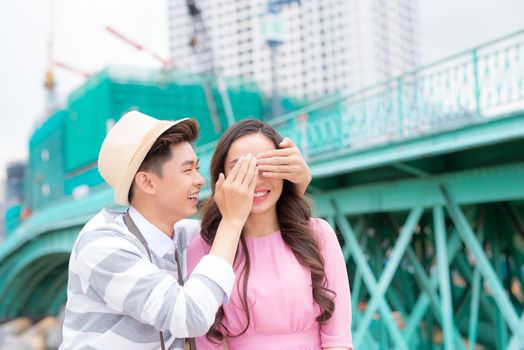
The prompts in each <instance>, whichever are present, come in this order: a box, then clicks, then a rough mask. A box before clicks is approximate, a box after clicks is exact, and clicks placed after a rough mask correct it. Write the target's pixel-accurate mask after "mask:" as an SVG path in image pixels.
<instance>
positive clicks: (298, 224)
mask: <svg viewBox="0 0 524 350" xmlns="http://www.w3.org/2000/svg"><path fill="white" fill-rule="evenodd" d="M254 133H261V134H263V135H265V136H266V137H267V138H269V139H270V140H271V141H272V142H273V144H274V145H275V148H279V144H280V142H281V141H282V137H281V136H280V135H279V134H278V133H277V132H276V130H275V129H273V127H271V126H270V125H268V124H266V123H263V122H261V121H259V120H256V119H246V120H242V121H239V122H237V123H236V124H234V125H233V126H231V128H229V129H228V130H227V131H226V132H225V133H224V135H223V136H222V137H221V138H220V140H219V141H218V144H217V146H216V149H215V153H214V154H213V157H212V158H211V167H210V170H211V188H212V193H213V194H214V193H215V183H216V182H217V180H218V177H219V175H220V173H225V172H224V171H225V169H224V164H225V160H226V157H227V154H228V152H229V148H230V147H231V145H232V144H233V142H235V141H236V140H237V139H238V138H240V137H242V136H245V135H249V134H254ZM276 206H277V217H278V224H279V227H280V232H281V234H282V239H283V240H284V242H285V243H286V244H287V245H288V246H289V248H290V249H291V251H292V252H293V254H294V255H295V257H296V259H297V260H298V261H299V262H300V263H301V264H302V265H303V266H305V267H307V268H308V269H309V270H310V271H311V281H312V292H313V299H314V301H315V302H316V303H317V304H318V305H319V306H320V311H321V313H320V315H318V316H317V318H316V321H317V322H318V323H319V324H323V323H325V322H326V321H327V320H328V319H329V318H330V317H331V315H332V314H333V310H334V309H335V304H334V302H333V298H334V295H335V293H334V292H333V291H332V290H330V289H328V288H327V279H326V274H325V271H324V259H323V257H322V254H321V253H320V248H319V243H318V242H317V240H316V238H315V235H314V233H313V231H312V229H311V226H310V218H311V209H310V207H309V204H308V203H307V201H306V200H305V199H304V198H303V197H302V195H301V194H300V193H298V191H297V188H296V186H295V185H294V184H293V183H291V182H289V181H287V180H284V184H283V188H282V194H281V195H280V198H279V199H278V201H277V204H276ZM221 219H222V215H221V214H220V210H219V209H218V207H217V205H216V203H215V201H214V200H213V195H211V196H210V197H209V198H208V199H206V200H205V201H204V202H203V204H202V228H201V234H202V238H203V239H204V241H205V242H206V243H207V244H209V245H211V244H212V243H213V240H214V238H215V234H216V231H217V228H218V224H219V223H220V220H221ZM239 245H240V246H241V247H239V249H238V251H237V255H236V257H235V263H236V262H237V259H243V260H241V262H242V271H241V274H242V293H240V291H239V295H241V297H240V299H241V302H242V306H243V309H244V312H245V315H246V319H247V324H246V325H245V327H244V329H243V330H242V331H241V332H240V333H238V334H231V333H230V332H229V330H228V329H227V328H226V327H225V326H224V325H223V324H222V320H223V318H224V309H223V307H220V309H219V310H218V312H217V314H216V318H215V323H214V324H213V325H212V326H211V328H210V329H209V331H208V333H207V337H208V339H210V340H215V341H216V340H218V341H222V340H223V339H224V337H239V336H241V335H242V334H244V333H245V332H246V331H247V329H248V327H249V324H250V323H251V316H250V313H249V305H248V303H247V283H248V279H249V271H250V268H251V261H250V257H249V252H248V250H247V245H246V241H245V239H244V237H243V236H241V237H240V243H239ZM237 286H240V283H239V284H238V285H237Z"/></svg>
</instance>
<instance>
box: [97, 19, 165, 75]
mask: <svg viewBox="0 0 524 350" xmlns="http://www.w3.org/2000/svg"><path fill="white" fill-rule="evenodd" d="M105 29H106V30H107V31H108V32H109V33H111V34H113V35H114V36H115V37H117V38H119V39H120V40H122V41H123V42H125V43H127V44H128V45H130V46H132V47H133V48H134V49H136V50H139V51H143V52H145V53H147V54H148V55H149V56H151V57H153V58H154V59H155V60H157V61H159V62H160V63H162V67H163V68H164V69H170V68H174V67H175V64H174V62H173V60H171V59H166V58H164V57H162V56H160V55H159V54H157V53H156V52H155V51H153V50H151V49H150V48H148V47H146V46H144V45H142V44H140V43H138V42H136V41H135V40H133V39H131V38H129V37H128V36H126V35H124V34H122V33H120V32H119V31H117V30H115V29H114V28H112V27H110V26H106V27H105Z"/></svg>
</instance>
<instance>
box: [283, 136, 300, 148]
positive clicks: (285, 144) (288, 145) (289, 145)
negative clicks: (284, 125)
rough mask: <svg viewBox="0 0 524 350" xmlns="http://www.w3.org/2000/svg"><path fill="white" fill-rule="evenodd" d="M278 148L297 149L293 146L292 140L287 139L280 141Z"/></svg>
mask: <svg viewBox="0 0 524 350" xmlns="http://www.w3.org/2000/svg"><path fill="white" fill-rule="evenodd" d="M279 146H280V147H282V148H293V147H297V146H296V145H295V143H294V142H293V140H291V139H290V138H289V137H284V139H283V140H282V142H280V144H279Z"/></svg>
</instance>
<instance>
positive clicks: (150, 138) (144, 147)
mask: <svg viewBox="0 0 524 350" xmlns="http://www.w3.org/2000/svg"><path fill="white" fill-rule="evenodd" d="M188 119H189V118H184V119H180V120H175V121H171V120H161V121H159V122H158V124H157V125H155V127H154V128H152V129H151V130H150V131H149V132H148V133H147V135H146V136H145V137H144V140H143V142H142V144H141V146H140V149H139V150H138V152H136V153H135V156H134V157H133V159H132V160H131V162H130V163H129V166H128V167H127V171H126V173H125V176H124V178H123V179H122V180H121V181H120V183H119V184H118V186H117V187H116V188H115V202H116V203H117V204H120V205H129V201H128V200H127V199H128V196H129V189H130V188H131V184H132V183H133V180H134V179H135V175H136V173H137V172H138V169H139V168H140V165H142V162H143V161H144V158H145V157H146V155H147V153H148V152H149V150H150V149H151V147H152V146H153V144H154V143H155V141H156V140H157V139H158V138H159V137H160V135H162V134H163V133H164V132H165V131H166V130H168V129H169V128H171V127H173V126H175V125H177V124H178V123H181V122H183V121H186V120H188Z"/></svg>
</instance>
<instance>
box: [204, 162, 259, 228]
mask: <svg viewBox="0 0 524 350" xmlns="http://www.w3.org/2000/svg"><path fill="white" fill-rule="evenodd" d="M256 164H257V159H256V157H254V156H252V155H251V154H248V155H247V156H246V157H240V159H239V160H238V161H237V162H236V164H235V166H234V167H233V169H232V170H231V172H230V173H229V175H228V176H227V178H226V177H225V176H224V174H220V176H219V178H218V181H217V183H216V185H215V196H214V200H215V203H216V204H217V206H218V209H220V213H221V214H222V219H223V220H226V221H231V222H233V223H235V224H239V225H240V226H244V223H245V222H246V219H247V217H248V216H249V213H250V212H251V207H252V206H253V196H254V193H255V185H256V182H257V173H258V170H257V167H256Z"/></svg>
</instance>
